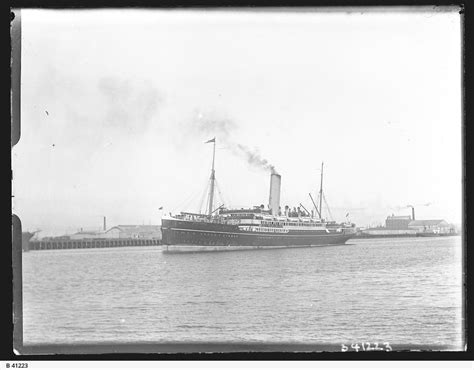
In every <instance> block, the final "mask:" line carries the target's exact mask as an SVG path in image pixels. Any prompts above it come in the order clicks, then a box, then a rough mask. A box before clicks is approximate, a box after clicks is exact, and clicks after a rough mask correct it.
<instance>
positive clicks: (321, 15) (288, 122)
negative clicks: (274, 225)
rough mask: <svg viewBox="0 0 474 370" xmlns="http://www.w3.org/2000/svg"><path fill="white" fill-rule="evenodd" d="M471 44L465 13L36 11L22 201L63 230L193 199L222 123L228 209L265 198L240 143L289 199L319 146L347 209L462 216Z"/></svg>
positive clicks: (147, 216)
mask: <svg viewBox="0 0 474 370" xmlns="http://www.w3.org/2000/svg"><path fill="white" fill-rule="evenodd" d="M460 41H461V33H460V16H459V14H458V13H457V11H455V10H453V11H452V12H439V11H435V12H416V13H410V12H397V13H393V12H367V11H365V12H357V13H345V12H330V13H327V12H316V11H315V12H283V11H280V12H268V11H259V12H252V11H245V12H243V11H226V12H224V11H191V10H189V11H181V10H180V11H177V10H152V11H150V10H147V11H142V10H100V11H90V10H81V11H59V10H25V11H23V12H22V67H21V68H22V82H21V83H22V85H21V87H22V91H21V99H22V100H21V115H22V116H21V124H22V136H21V139H20V142H19V143H18V145H16V147H15V148H14V150H13V171H14V173H13V176H14V184H13V192H14V195H15V198H14V213H15V214H17V215H19V217H20V218H21V220H22V223H23V228H24V229H27V230H33V229H36V228H40V229H42V230H44V233H49V234H53V233H54V234H57V233H64V232H74V231H76V230H77V229H78V228H80V227H83V228H99V227H100V226H101V223H102V216H104V215H105V216H107V219H108V224H109V226H113V225H116V224H141V223H146V224H148V223H152V224H157V223H159V220H160V217H161V213H160V211H159V210H158V208H159V207H160V206H163V207H164V211H165V212H179V211H182V210H188V211H198V210H199V206H200V203H201V199H202V195H203V192H204V190H205V188H206V184H207V182H208V178H209V173H210V167H211V160H212V144H204V141H206V140H208V139H211V138H212V137H214V136H216V137H217V151H216V176H217V181H218V185H219V188H220V191H221V193H222V198H223V199H224V202H225V203H226V205H227V206H234V207H239V208H240V207H247V206H253V205H256V204H261V203H263V204H267V203H268V191H269V182H270V178H269V170H268V169H267V170H265V169H262V168H259V167H258V166H255V165H251V164H249V163H248V161H247V157H246V155H245V150H246V151H247V152H250V151H252V152H258V153H259V154H260V156H261V158H264V159H266V160H267V161H268V162H269V163H271V164H272V165H274V166H275V168H276V170H277V171H278V172H279V173H280V174H281V175H282V194H281V203H282V206H284V205H285V204H288V205H290V206H297V205H298V204H299V202H302V203H303V204H304V205H305V206H306V207H307V208H308V207H309V206H310V204H311V202H310V199H309V197H308V193H309V192H312V193H315V192H316V191H317V190H318V188H319V176H320V170H319V168H320V165H321V162H322V161H324V163H325V165H324V166H325V168H324V190H325V194H326V199H327V201H328V203H329V206H330V209H331V213H332V215H333V216H334V218H335V219H336V220H342V219H344V216H345V214H346V213H347V212H349V213H350V216H349V218H350V220H351V221H353V222H355V223H357V224H358V225H360V226H365V225H367V224H375V223H383V222H384V219H385V217H386V216H387V215H388V214H392V213H395V214H410V210H409V209H407V208H401V207H404V206H406V205H407V204H414V205H421V204H424V203H428V202H430V203H432V204H431V205H430V206H419V207H417V208H416V213H417V218H420V219H427V218H444V219H446V220H447V221H449V222H460V221H461V210H462V202H461V197H462V174H461V170H462V160H461V112H462V110H461V42H460ZM239 148H240V149H239ZM242 149H244V150H242ZM220 198H221V197H220V196H219V194H218V196H217V202H216V204H217V203H218V204H220V203H221V201H220ZM204 208H205V207H204V206H203V209H202V210H204Z"/></svg>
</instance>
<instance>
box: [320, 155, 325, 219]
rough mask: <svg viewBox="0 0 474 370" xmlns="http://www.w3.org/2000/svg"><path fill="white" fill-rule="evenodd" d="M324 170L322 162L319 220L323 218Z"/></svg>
mask: <svg viewBox="0 0 474 370" xmlns="http://www.w3.org/2000/svg"><path fill="white" fill-rule="evenodd" d="M323 168H324V162H321V185H320V187H319V218H321V219H322V218H323Z"/></svg>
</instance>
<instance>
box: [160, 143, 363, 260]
mask: <svg viewBox="0 0 474 370" xmlns="http://www.w3.org/2000/svg"><path fill="white" fill-rule="evenodd" d="M208 142H212V143H213V144H214V150H213V161H212V169H211V176H210V191H209V199H208V207H207V209H208V212H207V214H198V213H189V212H181V213H180V214H178V215H174V216H172V215H170V216H165V217H163V218H162V221H161V225H162V235H163V239H162V243H163V245H164V249H163V251H164V252H197V251H225V250H242V249H260V248H263V249H265V248H289V247H317V246H327V245H338V244H344V243H345V242H346V241H347V240H349V239H350V238H351V237H352V236H354V235H355V225H354V224H351V223H347V222H346V223H336V222H334V221H331V222H328V221H326V220H324V219H323V218H322V200H323V167H322V166H321V187H320V191H319V207H318V206H317V205H316V203H315V202H314V201H313V198H312V196H311V194H310V197H311V201H312V202H313V205H314V209H315V210H316V215H315V214H314V211H312V212H311V213H310V212H309V211H307V210H306V209H305V208H304V206H303V205H302V204H300V205H301V208H300V207H298V208H296V207H294V209H293V211H291V209H290V207H288V206H285V209H284V211H282V208H281V206H280V190H281V175H279V174H278V173H277V172H276V171H275V169H274V168H271V177H270V197H269V202H268V209H265V207H264V206H263V205H262V206H259V207H253V208H249V209H226V208H224V207H223V206H220V207H218V208H217V209H214V188H215V169H214V160H215V150H216V140H215V138H214V139H212V140H209V141H208ZM315 216H318V217H315Z"/></svg>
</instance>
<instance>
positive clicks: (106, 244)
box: [23, 238, 161, 251]
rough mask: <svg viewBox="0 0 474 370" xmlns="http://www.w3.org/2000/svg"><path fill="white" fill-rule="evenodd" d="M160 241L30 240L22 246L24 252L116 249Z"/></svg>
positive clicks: (123, 239)
mask: <svg viewBox="0 0 474 370" xmlns="http://www.w3.org/2000/svg"><path fill="white" fill-rule="evenodd" d="M160 244H161V240H160V239H142V238H140V239H138V238H130V239H125V238H120V239H79V240H30V241H29V242H27V243H26V245H24V246H23V250H24V251H30V250H48V249H84V248H116V247H134V246H148V245H160Z"/></svg>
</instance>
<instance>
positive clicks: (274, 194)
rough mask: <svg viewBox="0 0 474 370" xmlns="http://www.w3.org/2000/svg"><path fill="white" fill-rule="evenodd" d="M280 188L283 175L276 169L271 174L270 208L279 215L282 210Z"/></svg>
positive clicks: (274, 213)
mask: <svg viewBox="0 0 474 370" xmlns="http://www.w3.org/2000/svg"><path fill="white" fill-rule="evenodd" d="M280 188H281V176H280V175H279V174H277V173H276V172H275V171H272V174H271V176H270V200H269V202H268V208H269V209H270V210H271V212H272V215H273V216H278V212H279V210H280Z"/></svg>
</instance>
